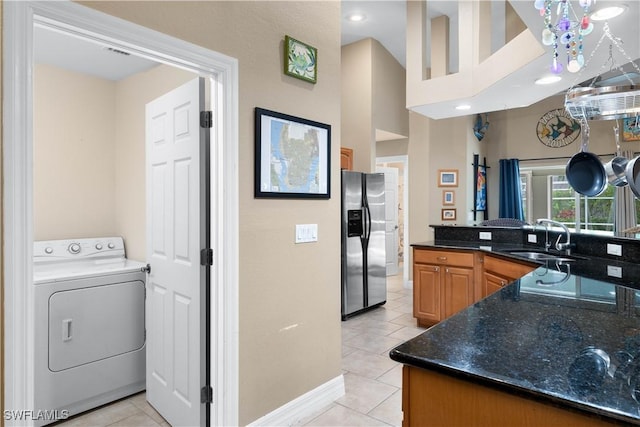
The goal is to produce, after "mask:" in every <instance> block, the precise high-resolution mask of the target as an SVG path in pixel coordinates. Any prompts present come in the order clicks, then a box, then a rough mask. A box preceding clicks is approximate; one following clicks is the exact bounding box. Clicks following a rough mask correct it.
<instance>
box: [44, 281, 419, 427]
mask: <svg viewBox="0 0 640 427" xmlns="http://www.w3.org/2000/svg"><path fill="white" fill-rule="evenodd" d="M401 270H402V269H401ZM412 301H413V297H412V293H411V290H410V289H404V288H403V285H402V274H400V275H398V276H391V277H388V278H387V302H386V304H385V305H383V306H382V307H378V308H376V309H374V310H372V311H369V312H366V313H363V314H360V315H358V316H355V317H353V318H351V319H349V320H347V321H345V322H342V370H343V373H344V382H345V389H346V394H345V395H344V396H342V397H341V398H340V399H338V400H336V401H335V402H334V403H332V404H330V405H328V406H327V407H325V408H322V409H321V410H319V411H317V412H316V413H315V414H311V415H309V416H308V417H306V418H305V419H304V420H301V422H300V424H299V426H341V427H346V426H400V425H401V423H402V410H401V397H402V392H401V387H402V366H401V365H400V364H399V363H396V362H394V361H393V360H391V359H390V358H389V350H391V349H392V348H393V347H395V346H396V345H398V344H400V343H402V342H404V341H406V340H408V339H411V338H413V337H414V336H416V335H418V334H420V333H422V332H424V329H422V328H418V327H417V326H416V320H415V319H414V318H413V316H412V314H411V313H412V304H413V303H412ZM106 426H114V427H115V426H123V427H157V426H162V427H167V426H169V424H168V423H167V422H166V421H165V420H164V419H163V418H162V417H161V416H160V415H159V414H158V413H157V412H156V411H155V410H154V409H153V408H152V407H151V406H150V405H149V404H148V403H147V402H146V400H145V394H144V393H139V394H136V395H134V396H132V397H129V398H126V399H123V400H119V401H117V402H115V403H112V404H110V405H106V406H103V407H101V408H98V409H95V410H92V411H89V412H86V413H84V414H81V415H78V416H76V417H74V418H71V419H69V420H66V421H63V422H59V423H57V424H55V427H106Z"/></svg>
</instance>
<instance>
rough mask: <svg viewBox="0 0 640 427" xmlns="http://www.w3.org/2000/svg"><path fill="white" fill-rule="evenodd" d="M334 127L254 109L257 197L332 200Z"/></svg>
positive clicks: (255, 188) (255, 190)
mask: <svg viewBox="0 0 640 427" xmlns="http://www.w3.org/2000/svg"><path fill="white" fill-rule="evenodd" d="M330 160H331V126H330V125H327V124H324V123H318V122H314V121H311V120H306V119H302V118H300V117H294V116H290V115H288V114H282V113H277V112H275V111H269V110H265V109H262V108H256V110H255V187H254V197H271V198H312V199H329V198H330V197H331V182H330V176H331V174H330V170H331V168H330V166H331V164H330Z"/></svg>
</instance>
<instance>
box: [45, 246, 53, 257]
mask: <svg viewBox="0 0 640 427" xmlns="http://www.w3.org/2000/svg"><path fill="white" fill-rule="evenodd" d="M44 253H45V254H49V255H50V254H52V253H53V248H52V247H48V248H44Z"/></svg>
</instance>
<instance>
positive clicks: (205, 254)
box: [200, 249, 213, 265]
mask: <svg viewBox="0 0 640 427" xmlns="http://www.w3.org/2000/svg"><path fill="white" fill-rule="evenodd" d="M200 265H213V249H202V250H201V251H200Z"/></svg>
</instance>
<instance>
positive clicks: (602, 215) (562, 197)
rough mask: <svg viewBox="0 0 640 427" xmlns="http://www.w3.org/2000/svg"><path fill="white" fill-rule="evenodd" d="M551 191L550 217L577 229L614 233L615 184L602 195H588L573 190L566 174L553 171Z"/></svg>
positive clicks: (550, 180) (550, 179) (550, 181)
mask: <svg viewBox="0 0 640 427" xmlns="http://www.w3.org/2000/svg"><path fill="white" fill-rule="evenodd" d="M548 194H549V204H548V211H549V212H548V216H549V218H551V219H553V220H555V221H558V222H561V223H563V224H565V225H566V226H567V227H569V228H572V229H574V230H576V231H578V230H591V231H595V232H599V233H602V234H613V222H614V219H615V206H614V200H613V199H614V194H615V188H614V187H612V186H607V187H606V189H605V191H604V192H603V193H602V194H600V195H599V196H596V197H587V196H583V195H581V194H579V193H576V192H575V191H573V188H571V186H570V185H569V183H568V182H567V179H566V177H565V176H564V175H549V192H548ZM636 206H637V205H636Z"/></svg>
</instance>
